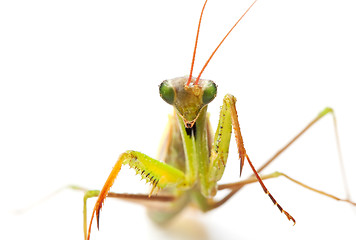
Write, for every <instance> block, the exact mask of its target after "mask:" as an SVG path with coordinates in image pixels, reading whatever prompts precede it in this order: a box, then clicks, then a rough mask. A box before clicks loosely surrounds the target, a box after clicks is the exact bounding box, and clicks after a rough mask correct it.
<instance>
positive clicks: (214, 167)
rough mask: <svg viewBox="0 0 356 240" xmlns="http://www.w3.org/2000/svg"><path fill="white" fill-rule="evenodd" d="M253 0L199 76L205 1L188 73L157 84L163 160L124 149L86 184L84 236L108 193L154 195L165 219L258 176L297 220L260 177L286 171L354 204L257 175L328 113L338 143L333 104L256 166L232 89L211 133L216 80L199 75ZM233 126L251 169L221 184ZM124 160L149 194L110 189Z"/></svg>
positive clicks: (209, 203) (156, 216) (157, 213)
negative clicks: (102, 177) (92, 185)
mask: <svg viewBox="0 0 356 240" xmlns="http://www.w3.org/2000/svg"><path fill="white" fill-rule="evenodd" d="M256 1H257V0H255V1H254V2H253V3H252V4H251V5H250V7H249V8H248V9H247V10H246V11H245V12H244V13H243V15H242V16H241V18H239V20H238V21H237V22H236V23H235V25H233V27H232V28H231V29H230V31H229V32H228V33H227V34H226V35H225V37H224V38H223V40H222V41H221V42H220V43H219V45H218V46H217V47H216V48H215V50H214V51H213V53H212V54H211V55H210V57H209V59H208V60H207V61H206V63H205V65H204V66H203V68H202V70H201V71H200V73H199V75H198V76H197V77H193V75H192V73H193V67H194V61H195V54H196V50H197V43H198V37H199V31H200V24H201V20H202V16H203V13H204V9H205V6H206V4H207V0H206V1H205V2H204V6H203V9H202V11H201V15H200V19H199V25H198V30H197V36H196V41H195V47H194V53H193V60H192V64H191V70H190V74H189V76H184V77H178V78H174V79H170V80H165V81H163V82H162V83H161V84H160V86H159V93H160V96H161V98H162V99H163V100H164V101H165V102H167V103H168V104H170V105H172V106H173V107H174V114H173V116H172V117H171V118H170V122H169V126H168V134H167V137H166V139H165V140H164V143H163V147H162V150H161V152H160V153H161V155H160V158H161V159H163V162H161V161H159V160H156V159H154V158H151V157H149V156H147V155H145V154H143V153H141V152H138V151H134V150H129V151H126V152H124V153H122V154H121V155H120V156H119V158H118V160H117V162H116V164H115V165H114V167H113V169H112V171H111V173H110V175H109V177H108V178H107V180H106V182H105V184H104V186H103V188H102V190H101V191H98V190H89V191H86V193H85V196H84V211H83V212H84V238H85V239H87V240H89V239H90V234H91V229H92V224H93V220H94V218H96V222H97V227H98V228H99V219H100V218H99V216H100V211H101V209H102V207H103V203H104V200H105V199H106V198H107V197H113V198H119V199H120V198H121V199H126V200H132V201H136V202H137V201H138V202H140V203H141V204H143V205H145V204H146V203H148V202H152V201H158V202H162V203H168V206H166V207H160V208H159V209H157V210H155V209H154V210H149V213H150V214H149V215H150V216H151V218H152V220H154V221H156V222H157V223H165V222H167V221H169V220H170V219H172V218H173V217H174V216H175V215H176V214H178V213H179V212H181V211H182V209H183V208H185V207H186V206H188V205H191V204H192V205H194V206H195V207H198V208H199V209H201V210H202V211H203V212H206V211H210V210H213V209H215V208H217V207H220V206H221V205H222V204H224V203H225V202H226V201H227V200H229V199H230V198H231V197H232V196H233V195H234V194H235V193H236V192H238V191H239V190H240V189H242V188H243V187H245V186H246V185H248V184H251V183H254V182H258V183H259V184H260V186H261V187H262V189H263V191H264V193H265V194H266V195H267V196H268V197H269V198H270V200H271V201H272V203H273V204H274V205H275V206H276V207H277V208H278V209H279V211H280V212H281V213H282V214H283V215H284V216H285V217H287V219H288V220H289V221H292V222H293V224H295V223H296V221H295V219H294V218H293V216H292V215H291V214H289V213H288V212H287V211H286V210H285V209H284V208H283V207H282V206H281V205H280V204H279V203H278V202H277V200H276V199H275V197H273V195H272V194H271V192H270V191H269V190H268V188H267V187H266V186H265V184H264V182H263V180H267V179H271V178H278V177H285V178H286V179H288V180H290V181H291V182H294V183H296V184H298V185H299V186H302V187H304V188H307V189H309V190H312V191H314V192H317V193H319V194H321V195H324V196H327V197H329V198H333V199H335V200H338V201H344V202H348V203H350V204H352V205H356V203H354V202H352V201H351V200H350V199H349V198H347V199H341V198H339V197H336V196H334V195H331V194H328V193H325V192H323V191H320V190H318V189H315V188H313V187H310V186H308V185H306V184H303V183H301V182H300V181H298V180H296V179H294V178H291V177H289V176H288V175H286V174H284V173H281V172H273V173H272V174H267V175H261V176H260V174H259V173H261V172H262V171H263V170H264V168H266V167H267V166H268V165H269V164H270V163H272V162H273V161H274V160H275V159H276V158H277V157H278V156H279V155H280V154H281V153H282V152H284V151H285V150H286V149H287V148H288V147H289V146H290V145H291V144H293V143H294V141H295V140H297V139H298V138H299V137H300V136H301V135H303V134H304V133H305V132H306V131H307V130H308V129H309V128H310V127H312V126H313V125H314V124H315V123H317V122H318V121H319V120H320V119H322V118H323V117H324V116H326V115H328V114H331V115H332V116H333V120H334V127H335V133H336V140H337V146H338V148H340V144H339V140H338V133H337V127H336V118H335V115H334V112H333V109H331V108H329V107H326V108H325V109H323V110H322V111H321V112H319V114H317V116H316V117H315V118H314V119H313V120H312V121H311V122H310V123H309V124H308V125H307V126H306V127H305V128H303V129H302V131H301V132H299V133H298V134H297V135H296V136H295V137H294V138H292V140H291V141H289V142H288V143H287V144H286V145H285V146H284V147H283V148H282V149H281V150H280V151H278V152H277V153H276V154H275V155H273V156H272V157H271V158H270V159H269V160H268V161H267V162H266V163H265V164H264V165H262V167H260V168H255V167H254V164H253V163H252V161H251V160H250V157H249V155H248V154H247V151H246V149H245V147H244V141H243V137H242V133H241V128H240V123H239V120H238V115H237V111H236V98H235V97H234V96H233V95H231V94H227V95H225V97H224V100H223V105H222V107H221V110H220V117H219V123H218V127H217V130H216V132H215V135H214V137H213V134H212V130H211V127H210V122H209V121H210V120H209V117H208V115H207V105H208V104H209V103H210V102H211V101H212V100H213V99H214V98H215V97H216V94H217V85H216V84H215V83H214V82H213V81H211V80H205V79H202V78H201V75H202V73H203V72H204V70H205V68H206V67H207V65H208V63H209V62H210V60H211V59H212V57H213V56H214V54H215V53H216V51H217V50H218V49H219V47H220V46H221V44H222V43H223V42H224V40H225V39H226V38H227V37H228V35H229V34H230V32H231V31H232V30H233V29H234V28H235V26H236V25H237V24H238V23H239V22H240V20H241V19H242V18H243V17H244V16H245V14H246V13H247V12H248V11H249V10H250V9H251V7H252V6H253V5H254V4H255V3H256ZM232 132H233V134H234V138H235V141H236V144H237V149H238V155H239V161H240V175H241V173H242V169H243V166H244V163H245V161H246V162H247V163H248V165H249V166H250V168H251V170H252V171H253V173H254V174H253V175H251V176H250V177H249V178H247V179H246V180H242V181H239V182H233V183H229V184H221V185H219V184H218V183H217V182H218V181H219V180H220V179H221V177H222V176H223V174H224V171H225V166H226V164H227V158H228V153H229V146H230V145H229V143H230V137H231V135H232ZM339 153H340V149H339ZM340 160H341V155H340ZM123 165H129V166H130V167H131V168H133V169H134V170H135V171H136V173H137V174H139V175H141V177H142V179H145V180H146V182H149V183H150V184H151V185H152V189H151V191H150V193H149V194H144V195H142V194H118V193H113V192H110V189H111V187H112V185H113V184H114V182H115V179H116V177H117V176H118V174H119V172H120V171H121V168H122V166H123ZM345 185H346V183H345ZM224 189H229V190H230V192H229V193H228V194H227V195H226V196H225V197H224V198H222V199H219V200H214V196H215V195H216V193H217V191H220V190H224ZM161 193H163V194H161ZM152 195H153V196H152ZM92 197H97V201H96V204H95V206H94V210H93V212H92V215H91V218H90V222H89V228H88V229H87V213H86V212H87V207H86V204H87V203H86V201H87V199H88V198H92Z"/></svg>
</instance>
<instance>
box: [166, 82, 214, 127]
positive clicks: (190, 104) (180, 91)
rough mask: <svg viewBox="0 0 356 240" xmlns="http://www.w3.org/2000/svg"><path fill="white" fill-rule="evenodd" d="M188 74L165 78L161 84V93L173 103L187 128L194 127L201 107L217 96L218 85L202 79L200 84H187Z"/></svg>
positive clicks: (168, 101)
mask: <svg viewBox="0 0 356 240" xmlns="http://www.w3.org/2000/svg"><path fill="white" fill-rule="evenodd" d="M187 81H188V76H185V77H178V78H173V79H170V80H165V81H163V82H162V83H161V85H159V94H160V96H161V98H163V100H164V101H166V102H167V103H168V104H170V105H173V106H174V108H175V110H176V111H177V113H178V114H179V115H180V116H181V117H182V119H183V121H184V125H185V127H186V128H192V127H193V126H194V123H195V121H196V120H197V118H198V117H199V114H200V111H201V109H202V108H203V107H204V106H206V105H207V104H208V103H210V102H211V101H212V100H213V99H214V98H215V96H216V93H217V86H216V84H215V83H214V82H213V81H211V80H205V79H200V80H199V82H198V84H193V83H191V84H189V85H187V84H186V83H187Z"/></svg>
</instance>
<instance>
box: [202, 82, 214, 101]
mask: <svg viewBox="0 0 356 240" xmlns="http://www.w3.org/2000/svg"><path fill="white" fill-rule="evenodd" d="M216 92H217V86H216V84H215V83H214V82H212V81H209V82H208V83H207V85H206V86H205V88H204V93H203V103H204V104H208V103H210V102H211V101H212V100H213V99H214V98H215V97H216Z"/></svg>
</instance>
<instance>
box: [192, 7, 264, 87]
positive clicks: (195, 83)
mask: <svg viewBox="0 0 356 240" xmlns="http://www.w3.org/2000/svg"><path fill="white" fill-rule="evenodd" d="M207 2H208V0H206V1H205V3H204V6H203V9H202V11H201V14H200V18H199V25H198V30H197V36H196V38H195V46H194V52H193V59H192V65H191V68H190V74H189V78H188V81H187V83H186V86H188V85H189V84H190V82H191V80H192V73H193V67H194V61H195V54H196V50H197V45H198V37H199V31H200V23H201V20H202V17H203V12H204V9H205V5H206V3H207ZM256 2H257V0H255V1H254V2H253V3H252V4H251V5H250V6H249V8H248V9H247V10H246V11H245V12H244V14H242V16H241V17H240V18H239V19H238V20H237V22H236V23H235V24H234V25H233V26H232V28H231V29H230V31H229V32H228V33H227V34H226V35H225V37H224V38H223V39H222V40H221V42H220V43H219V45H218V46H217V47H216V48H215V50H214V51H213V52H212V54H211V55H210V57H209V59H208V60H207V61H206V63H205V64H204V66H203V68H202V70H201V71H200V73H199V75H198V77H197V78H196V80H195V82H194V85H198V83H199V80H200V77H201V75H202V73H203V72H204V70H205V68H206V66H208V64H209V62H210V60H211V59H212V58H213V56H214V54H215V53H216V51H217V50H218V49H219V47H220V46H221V44H222V43H223V42H224V41H225V39H226V38H227V36H229V34H230V33H231V32H232V30H233V29H234V28H235V27H236V25H237V24H238V23H239V22H240V21H241V19H242V18H243V17H244V16H245V15H246V13H247V12H248V11H249V10H250V9H251V8H252V6H253V5H254V4H255V3H256Z"/></svg>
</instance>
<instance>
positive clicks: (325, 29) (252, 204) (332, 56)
mask: <svg viewBox="0 0 356 240" xmlns="http://www.w3.org/2000/svg"><path fill="white" fill-rule="evenodd" d="M250 3H251V1H242V0H241V1H230V0H219V1H218V0H211V1H210V2H208V4H207V7H206V12H205V15H204V17H203V23H202V29H201V36H200V42H199V47H198V50H197V62H196V69H195V71H194V72H195V75H197V74H198V72H199V70H200V69H201V67H202V65H203V64H204V62H205V61H206V60H207V58H208V56H209V54H210V53H211V52H212V50H213V49H214V48H215V46H217V44H218V42H219V41H220V39H221V38H222V37H223V35H224V34H225V33H226V32H227V31H228V29H229V27H230V26H232V24H233V23H234V22H235V21H236V19H237V18H238V17H239V16H240V15H241V14H242V13H243V11H244V10H245V9H246V8H247V7H248V5H249V4H250ZM202 5H203V1H202V0H199V1H198V0H180V1H167V0H150V1H146V0H135V1H134V0H132V1H100V2H99V1H76V0H74V1H73V0H71V1H11V2H10V1H2V2H1V3H0V81H1V82H0V114H1V117H0V161H1V166H0V189H1V200H0V201H1V203H0V205H1V207H2V210H1V218H0V219H1V220H0V229H1V231H0V234H1V238H2V239H24V238H31V239H32V238H36V239H81V238H82V193H81V192H76V191H71V190H65V191H62V192H61V193H59V194H57V195H56V196H54V197H52V198H50V199H49V200H47V201H45V202H42V203H40V204H39V205H37V206H35V207H33V208H31V209H30V210H28V211H27V212H25V213H24V214H21V215H16V214H14V213H13V212H14V211H15V210H17V209H22V208H25V207H26V206H29V205H31V204H33V203H35V202H36V201H38V200H39V199H41V198H43V197H45V196H46V195H48V194H49V193H51V192H53V191H54V190H56V189H58V188H60V187H62V186H64V185H67V184H78V185H80V186H83V187H87V188H92V189H100V188H101V187H102V185H103V183H104V181H105V180H106V177H107V176H108V174H109V172H110V170H111V167H112V166H113V165H114V163H115V161H116V158H117V156H118V155H119V154H120V153H121V152H123V151H125V150H128V149H134V150H138V151H142V152H144V153H146V154H148V155H150V156H155V155H156V151H157V147H158V145H159V144H158V143H159V141H160V138H161V134H162V133H163V130H164V126H165V124H166V121H167V115H168V114H169V113H171V111H172V110H171V107H170V106H168V105H167V104H166V103H164V102H163V101H162V100H161V99H160V97H159V94H158V85H159V84H160V82H161V81H162V80H164V79H168V78H173V77H177V76H182V75H187V74H188V73H189V67H190V61H191V55H192V52H193V45H194V38H195V31H196V27H197V22H198V17H199V14H200V9H201V7H202ZM355 7H356V6H355V3H354V1H353V0H333V1H331V0H327V1H325V0H298V1H296V0H283V1H282V0H261V1H259V2H257V3H256V5H255V6H254V7H253V8H252V9H251V11H250V12H249V13H248V14H247V15H246V17H245V18H244V19H243V20H242V21H241V23H240V24H239V26H238V28H237V29H236V30H235V31H234V32H233V33H232V34H231V36H230V37H229V38H228V39H227V40H226V42H225V43H224V44H223V46H222V47H221V49H220V50H219V51H218V52H217V54H216V56H215V57H214V58H213V60H212V61H211V63H210V65H209V66H208V68H207V69H206V71H205V72H204V74H203V76H202V77H203V78H207V79H212V80H214V81H215V82H216V83H217V84H218V87H219V88H218V96H217V99H216V100H215V101H214V102H213V103H211V106H210V108H209V109H210V112H211V113H212V115H211V116H212V117H211V119H212V122H213V124H214V129H215V127H216V123H217V118H218V111H219V106H220V105H221V103H222V98H223V96H224V94H226V93H228V92H229V93H232V94H234V95H235V96H236V97H237V109H238V113H239V119H240V124H241V128H242V134H243V136H244V141H245V146H246V149H247V151H248V153H249V155H250V157H251V159H252V161H253V162H254V164H255V165H256V166H260V165H261V164H262V163H263V162H264V161H265V160H266V159H267V158H268V157H270V156H271V155H272V154H273V153H274V152H276V151H277V150H278V149H279V148H280V147H282V146H283V144H285V143H286V142H287V141H288V140H289V139H290V138H291V137H292V136H294V134H296V133H297V132H298V131H299V130H301V129H302V128H303V127H304V126H305V125H306V124H307V123H308V121H310V120H311V119H312V118H313V117H314V116H316V114H317V113H318V112H320V111H321V110H322V109H323V108H324V107H326V106H330V107H333V108H334V109H335V112H336V115H337V119H338V125H339V130H340V131H339V133H340V138H341V146H342V151H343V156H344V162H345V165H346V171H347V177H348V181H349V187H350V189H351V195H352V197H353V200H354V201H356V191H355V189H356V187H355V182H356V178H355V175H354V172H355V171H356V163H355V161H356V153H355V135H356V127H355V122H356V114H355V103H356V95H355V89H356V88H355V86H354V82H355V80H356V70H355V69H356V68H355V66H356V45H355V42H356V36H355V28H356V26H355V25H356V15H355V9H356V8H355ZM234 146H235V144H233V145H232V148H231V156H230V158H229V159H230V160H229V163H228V165H227V168H228V169H227V172H226V177H224V180H223V181H224V182H229V181H234V180H238V179H239V178H238V169H239V166H238V163H237V160H236V159H237V155H236V151H235V150H234V149H235V148H234ZM276 170H278V171H281V172H284V173H286V174H289V175H290V176H292V177H294V178H296V179H298V180H300V181H302V182H305V183H308V184H310V185H312V186H315V187H318V188H321V189H323V190H324V191H327V192H330V193H332V194H335V195H337V196H342V197H343V196H345V193H344V188H343V185H342V184H343V183H342V180H341V179H342V178H341V175H340V169H339V163H338V157H337V151H336V145H335V138H334V132H333V127H332V118H331V117H330V116H327V117H325V119H323V120H322V121H320V123H318V124H317V125H316V126H315V127H313V129H312V130H310V131H309V132H308V133H307V134H306V135H305V136H303V137H302V138H301V139H300V140H299V141H298V142H297V143H296V144H295V145H293V147H291V148H290V149H289V150H288V151H287V152H285V154H283V155H282V156H281V157H280V159H278V161H276V162H275V163H274V164H272V165H271V166H270V167H269V168H268V169H266V173H268V172H273V171H276ZM249 174H251V170H250V169H249V167H248V165H246V166H245V169H244V173H243V177H246V176H248V175H249ZM266 184H267V187H268V188H269V190H270V191H271V192H272V194H274V196H275V198H276V199H277V200H278V201H279V203H280V204H281V205H282V206H283V207H284V208H285V209H286V210H287V211H289V212H290V213H291V214H292V215H293V216H294V217H295V219H296V220H297V224H296V226H294V227H292V224H291V223H290V222H288V221H287V220H286V218H285V217H284V216H283V215H281V214H280V213H279V212H278V210H277V208H276V207H274V206H273V205H272V204H271V202H270V200H269V199H268V198H267V197H266V196H265V195H264V194H263V192H262V190H261V188H260V187H259V186H258V185H253V186H250V187H248V188H247V187H246V188H245V189H244V190H243V191H241V192H240V193H239V194H238V195H236V196H235V197H234V198H233V199H231V200H230V201H229V202H228V203H227V204H226V205H223V206H222V207H221V208H219V209H217V210H215V211H213V212H211V213H208V214H200V213H194V215H195V216H191V215H189V216H188V217H186V218H185V219H184V221H183V223H188V226H186V227H183V228H184V229H182V227H181V226H182V221H181V222H179V221H178V222H176V223H175V224H173V225H172V226H171V227H170V229H171V231H170V232H166V231H163V230H160V229H158V228H156V227H155V226H153V225H152V223H151V222H149V221H148V219H147V218H146V216H145V211H144V209H143V208H141V207H138V206H136V205H132V204H128V203H125V202H122V201H114V200H108V201H106V204H105V206H104V208H103V211H102V214H101V229H100V231H99V232H97V230H96V228H94V229H93V235H92V236H93V238H92V239H142V238H144V239H160V238H162V239H182V238H183V237H185V238H186V239H189V236H190V238H191V239H218V238H219V239H257V238H267V239H271V238H274V239H312V238H318V239H324V238H328V239H331V238H334V239H335V238H337V239H355V235H356V230H355V224H356V214H355V211H353V210H355V209H353V208H352V207H351V206H349V205H348V204H344V203H338V202H336V201H334V200H331V199H328V198H325V197H323V196H319V195H317V194H315V193H312V192H310V191H308V190H305V189H302V188H300V187H298V186H296V185H295V184H293V183H291V182H289V181H286V180H284V179H276V180H269V181H268V182H266ZM142 186H143V187H142ZM142 188H144V184H143V182H139V178H138V177H137V176H134V173H133V171H130V170H128V169H127V168H124V169H123V171H122V173H120V177H119V178H118V180H117V182H116V184H115V185H114V188H113V190H116V191H119V192H128V191H130V192H138V191H142ZM89 204H90V206H89V209H90V210H91V209H92V207H93V204H94V200H91V201H90V202H89ZM187 229H188V230H189V229H191V230H193V233H188V230H187Z"/></svg>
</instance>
